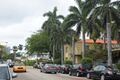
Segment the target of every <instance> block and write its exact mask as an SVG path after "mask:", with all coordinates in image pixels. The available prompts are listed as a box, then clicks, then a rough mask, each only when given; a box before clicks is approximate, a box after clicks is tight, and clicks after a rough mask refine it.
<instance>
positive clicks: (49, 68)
mask: <svg viewBox="0 0 120 80" xmlns="http://www.w3.org/2000/svg"><path fill="white" fill-rule="evenodd" d="M40 71H41V72H45V73H57V71H58V70H57V67H56V66H55V65H54V64H45V65H44V66H43V67H42V68H41V69H40Z"/></svg>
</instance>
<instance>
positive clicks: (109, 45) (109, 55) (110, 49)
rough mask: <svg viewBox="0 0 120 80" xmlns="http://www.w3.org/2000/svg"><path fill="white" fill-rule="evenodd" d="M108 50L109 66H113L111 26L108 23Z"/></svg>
mask: <svg viewBox="0 0 120 80" xmlns="http://www.w3.org/2000/svg"><path fill="white" fill-rule="evenodd" d="M106 27H107V50H108V65H109V66H111V65H112V47H111V26H110V23H107V26H106Z"/></svg>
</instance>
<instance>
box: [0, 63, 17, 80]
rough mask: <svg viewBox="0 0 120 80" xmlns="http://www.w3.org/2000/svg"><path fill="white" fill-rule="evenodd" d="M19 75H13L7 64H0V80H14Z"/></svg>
mask: <svg viewBox="0 0 120 80" xmlns="http://www.w3.org/2000/svg"><path fill="white" fill-rule="evenodd" d="M15 77H17V74H15V73H11V72H10V70H9V66H8V65H7V64H0V80H12V78H15Z"/></svg>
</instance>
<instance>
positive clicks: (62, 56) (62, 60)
mask: <svg viewBox="0 0 120 80" xmlns="http://www.w3.org/2000/svg"><path fill="white" fill-rule="evenodd" d="M62 64H64V45H63V43H61V65H62Z"/></svg>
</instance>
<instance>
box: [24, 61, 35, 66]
mask: <svg viewBox="0 0 120 80" xmlns="http://www.w3.org/2000/svg"><path fill="white" fill-rule="evenodd" d="M35 62H36V61H35V60H26V61H24V62H23V63H24V64H25V65H26V66H33V64H34V63H35Z"/></svg>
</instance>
